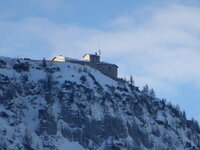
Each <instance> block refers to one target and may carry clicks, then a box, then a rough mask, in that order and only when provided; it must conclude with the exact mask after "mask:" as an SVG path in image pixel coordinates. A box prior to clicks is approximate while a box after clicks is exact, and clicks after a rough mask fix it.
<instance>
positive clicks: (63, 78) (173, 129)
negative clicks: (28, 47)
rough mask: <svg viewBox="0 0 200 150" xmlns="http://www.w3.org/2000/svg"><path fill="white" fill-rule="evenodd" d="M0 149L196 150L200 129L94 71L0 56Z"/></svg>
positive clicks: (149, 97)
mask: <svg viewBox="0 0 200 150" xmlns="http://www.w3.org/2000/svg"><path fill="white" fill-rule="evenodd" d="M0 123H1V126H0V149H3V150H33V149H34V150H51V149H52V150H56V149H57V150H66V149H67V150H68V149H69V150H71V149H73V150H84V149H89V150H121V149H124V150H135V149H136V150H149V149H152V150H164V149H170V150H183V149H185V150H198V149H200V129H199V126H198V123H197V122H196V121H194V120H187V119H186V117H185V113H184V112H181V111H180V110H179V109H178V107H175V106H172V105H171V104H169V103H168V104H167V103H166V102H165V101H164V100H160V99H158V98H156V97H155V96H154V94H152V93H151V92H150V91H149V90H148V89H146V90H143V91H140V90H139V89H138V88H137V87H136V86H134V85H131V84H129V83H118V82H116V81H114V80H112V79H110V78H108V77H106V76H104V75H103V74H101V73H100V72H99V71H97V70H94V69H92V68H89V67H86V66H82V65H77V64H71V63H55V62H54V63H53V62H46V61H41V62H39V61H24V60H18V59H11V58H5V57H0Z"/></svg>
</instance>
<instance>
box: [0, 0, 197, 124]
mask: <svg viewBox="0 0 200 150" xmlns="http://www.w3.org/2000/svg"><path fill="white" fill-rule="evenodd" d="M0 3H1V5H0V56H8V57H14V58H19V57H27V58H32V59H43V58H46V59H51V58H52V57H53V56H56V55H63V56H67V57H72V58H82V56H83V55H84V54H85V53H94V52H96V51H98V49H99V48H100V49H101V51H102V55H101V59H102V60H103V61H106V62H110V63H115V64H117V65H118V66H119V76H120V77H124V76H125V77H126V78H129V77H130V75H132V76H133V78H134V81H135V84H136V85H137V86H139V87H140V88H142V87H143V86H144V85H145V84H148V85H149V87H150V88H153V89H154V90H155V91H156V95H157V96H158V97H159V98H165V99H166V100H167V101H168V102H171V103H173V104H175V105H176V104H178V105H179V106H180V108H181V110H185V111H186V113H187V116H188V118H192V117H193V118H195V119H196V120H198V121H199V122H200V109H199V106H200V1H199V0H165V1H163V0H140V1H138V0H125V1H122V0H99V1H98V0H9V1H5V0H0ZM99 43H100V44H99Z"/></svg>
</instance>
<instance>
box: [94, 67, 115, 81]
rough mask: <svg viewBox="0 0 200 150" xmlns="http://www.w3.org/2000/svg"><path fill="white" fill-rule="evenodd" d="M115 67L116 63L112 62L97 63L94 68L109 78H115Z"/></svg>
mask: <svg viewBox="0 0 200 150" xmlns="http://www.w3.org/2000/svg"><path fill="white" fill-rule="evenodd" d="M117 68H118V67H117V66H116V65H112V64H97V68H96V69H98V70H99V71H101V72H102V73H103V74H105V75H107V76H109V77H111V78H117Z"/></svg>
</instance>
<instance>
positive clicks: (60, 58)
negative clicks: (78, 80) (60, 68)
mask: <svg viewBox="0 0 200 150" xmlns="http://www.w3.org/2000/svg"><path fill="white" fill-rule="evenodd" d="M52 61H61V62H65V58H64V57H54V58H53V59H52Z"/></svg>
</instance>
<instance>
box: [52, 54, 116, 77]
mask: <svg viewBox="0 0 200 150" xmlns="http://www.w3.org/2000/svg"><path fill="white" fill-rule="evenodd" d="M52 61H58V62H71V63H77V64H81V65H88V66H90V67H92V68H95V69H97V70H99V71H100V72H102V73H103V74H105V75H107V76H109V77H111V78H113V79H117V78H118V77H117V71H118V66H117V65H115V64H110V63H107V62H103V61H100V56H99V55H97V53H95V54H85V55H84V56H83V59H82V60H78V59H73V58H68V57H63V56H56V57H54V58H53V59H52Z"/></svg>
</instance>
